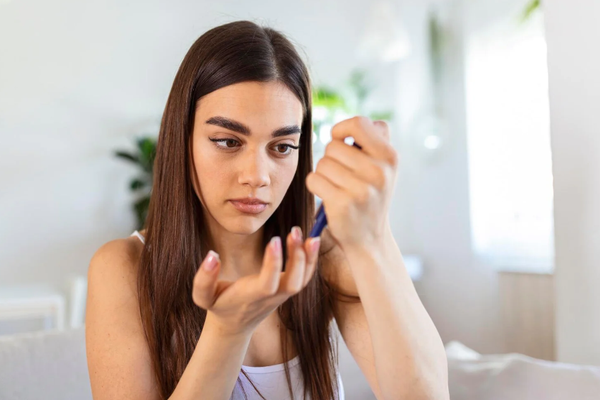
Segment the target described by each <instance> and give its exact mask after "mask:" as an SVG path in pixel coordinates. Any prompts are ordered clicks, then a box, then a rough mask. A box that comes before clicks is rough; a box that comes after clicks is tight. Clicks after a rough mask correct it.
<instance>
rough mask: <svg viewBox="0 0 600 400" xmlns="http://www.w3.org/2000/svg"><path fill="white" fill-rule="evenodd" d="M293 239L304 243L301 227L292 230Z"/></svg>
mask: <svg viewBox="0 0 600 400" xmlns="http://www.w3.org/2000/svg"><path fill="white" fill-rule="evenodd" d="M292 238H293V239H294V240H295V241H297V242H298V241H302V230H301V229H300V227H299V226H294V227H293V228H292Z"/></svg>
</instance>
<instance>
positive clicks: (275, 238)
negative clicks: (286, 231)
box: [271, 236, 281, 254]
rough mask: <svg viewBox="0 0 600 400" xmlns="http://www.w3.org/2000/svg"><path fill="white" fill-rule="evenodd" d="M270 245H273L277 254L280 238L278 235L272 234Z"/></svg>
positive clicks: (279, 248)
mask: <svg viewBox="0 0 600 400" xmlns="http://www.w3.org/2000/svg"><path fill="white" fill-rule="evenodd" d="M271 246H272V247H273V251H275V254H279V252H281V238H280V237H279V236H273V237H272V238H271Z"/></svg>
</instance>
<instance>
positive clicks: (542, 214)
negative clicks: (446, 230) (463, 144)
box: [465, 13, 554, 273]
mask: <svg viewBox="0 0 600 400" xmlns="http://www.w3.org/2000/svg"><path fill="white" fill-rule="evenodd" d="M484 25H486V26H483V25H482V24H479V27H478V28H477V29H471V30H470V31H469V29H467V31H466V33H465V56H466V77H465V80H466V98H467V138H468V153H469V181H470V201H471V227H472V238H473V250H474V252H475V254H476V256H478V257H479V258H480V259H482V260H484V261H485V262H487V263H489V264H491V265H493V266H494V267H496V268H498V269H501V270H509V271H522V272H539V273H550V272H552V271H553V269H554V224H553V191H552V165H551V152H550V116H549V101H548V77H547V63H546V43H545V38H544V30H543V21H542V15H541V13H538V14H536V15H534V17H533V18H532V19H531V20H529V21H528V22H526V23H524V24H519V22H518V18H517V17H515V14H514V13H510V15H509V16H507V17H506V18H505V20H504V21H499V20H497V21H495V23H490V24H484Z"/></svg>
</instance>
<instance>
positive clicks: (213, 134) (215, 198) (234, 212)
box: [191, 82, 303, 234]
mask: <svg viewBox="0 0 600 400" xmlns="http://www.w3.org/2000/svg"><path fill="white" fill-rule="evenodd" d="M302 114H303V112H302V103H301V102H300V100H298V98H297V97H296V96H295V95H294V94H293V93H292V92H291V91H290V90H289V89H288V88H286V87H285V86H284V85H283V84H282V83H280V82H268V83H263V82H243V83H238V84H235V85H230V86H226V87H224V88H221V89H218V90H215V91H214V92H211V93H209V94H208V95H206V96H204V97H202V98H201V99H200V100H199V101H198V103H197V105H196V114H195V117H194V130H193V135H192V142H191V146H192V147H191V151H192V154H193V161H194V169H195V174H196V176H197V179H198V185H199V188H198V187H196V182H194V188H195V190H196V193H197V194H198V196H199V197H200V201H201V202H202V204H203V206H204V208H205V210H206V211H207V214H208V215H207V218H208V219H209V220H211V217H212V220H213V221H209V224H212V223H214V221H216V222H217V223H218V224H219V225H220V226H221V227H223V228H225V229H226V230H227V231H229V232H233V233H241V234H251V233H254V232H256V231H257V230H258V229H260V228H261V227H262V225H263V224H264V223H265V222H266V221H267V219H268V218H269V217H270V216H271V215H272V214H273V213H274V212H275V210H276V209H277V207H278V206H279V204H280V203H281V201H282V200H283V197H284V195H285V193H286V192H287V190H288V188H289V186H290V184H291V182H292V179H293V178H294V174H295V173H296V169H297V167H298V152H299V150H295V149H294V148H292V147H291V146H295V147H297V146H299V143H300V134H301V130H300V127H301V126H302ZM198 192H199V193H198ZM248 197H251V198H255V199H258V200H261V201H263V202H265V203H266V205H264V206H256V207H254V208H255V209H254V210H249V209H246V210H245V209H244V208H243V205H240V204H239V203H237V202H233V201H232V200H234V199H240V198H241V199H243V198H248ZM236 205H237V206H236Z"/></svg>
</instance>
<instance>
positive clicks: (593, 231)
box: [544, 0, 600, 365]
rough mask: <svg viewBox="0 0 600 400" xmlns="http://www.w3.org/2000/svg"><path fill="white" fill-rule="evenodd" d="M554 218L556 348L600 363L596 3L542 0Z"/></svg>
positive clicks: (565, 357) (562, 354) (568, 356)
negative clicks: (546, 44)
mask: <svg viewBox="0 0 600 400" xmlns="http://www.w3.org/2000/svg"><path fill="white" fill-rule="evenodd" d="M544 13H545V19H546V32H547V40H548V65H549V79H550V86H549V88H550V112H551V118H550V119H551V131H552V135H551V137H552V153H553V156H552V161H553V173H554V197H555V200H554V207H555V210H554V218H555V238H556V239H555V246H556V272H555V275H556V350H557V358H558V359H559V360H560V361H565V362H574V363H582V364H595V365H600V290H599V287H600V246H599V244H600V207H599V205H600V131H599V129H598V113H599V112H600V51H598V43H599V42H600V25H599V24H598V21H599V20H600V3H598V2H597V1H594V0H571V1H568V2H565V1H561V0H546V1H545V2H544Z"/></svg>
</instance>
